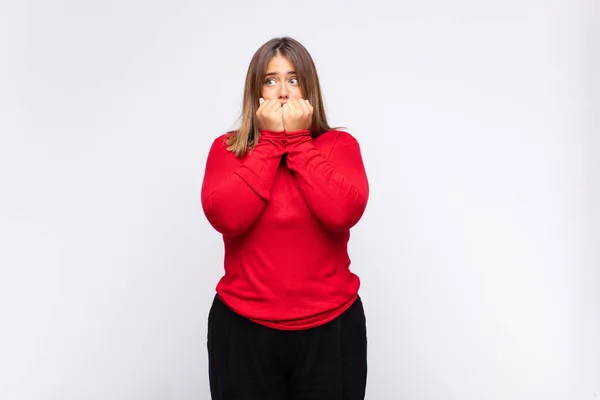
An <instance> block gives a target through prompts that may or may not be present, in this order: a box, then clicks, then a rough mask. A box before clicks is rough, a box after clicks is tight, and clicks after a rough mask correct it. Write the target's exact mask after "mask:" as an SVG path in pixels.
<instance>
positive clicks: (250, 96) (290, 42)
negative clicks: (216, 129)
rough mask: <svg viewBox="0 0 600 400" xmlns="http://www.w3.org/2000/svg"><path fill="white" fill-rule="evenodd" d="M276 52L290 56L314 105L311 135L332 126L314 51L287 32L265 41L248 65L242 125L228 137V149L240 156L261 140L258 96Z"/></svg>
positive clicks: (307, 96) (304, 93) (325, 130)
mask: <svg viewBox="0 0 600 400" xmlns="http://www.w3.org/2000/svg"><path fill="white" fill-rule="evenodd" d="M276 55H281V56H283V57H285V58H287V59H288V60H289V61H290V62H291V63H292V64H293V65H294V67H295V70H296V76H297V78H298V81H299V85H300V89H301V92H302V95H303V96H304V98H305V99H308V101H309V102H310V104H311V105H312V106H313V109H314V111H313V119H312V124H311V127H310V132H311V136H312V137H317V136H319V135H321V134H323V133H324V132H327V131H328V130H330V129H331V127H330V126H329V124H328V123H327V117H326V115H325V108H324V107H323V99H322V95H321V85H320V83H319V76H318V75H317V69H316V67H315V64H314V62H313V59H312V57H311V55H310V54H309V52H308V51H307V50H306V48H305V47H304V46H303V45H302V44H300V43H299V42H298V41H297V40H295V39H292V38H290V37H287V36H286V37H280V38H274V39H271V40H269V41H268V42H266V43H265V44H263V45H262V46H261V47H260V48H259V49H258V50H257V51H256V53H254V56H253V57H252V60H251V61H250V65H249V66H248V71H247V73H246V83H245V85H244V97H243V103H242V114H241V116H240V120H241V122H240V126H239V128H238V129H237V130H234V131H232V132H230V135H228V138H227V145H228V150H230V151H232V152H233V153H235V155H236V156H237V157H242V156H244V155H245V154H246V153H247V152H248V151H249V150H252V148H254V146H255V145H256V143H257V142H258V137H259V135H260V132H259V128H258V125H257V121H256V111H257V110H258V107H259V101H258V100H259V98H260V96H261V93H262V86H263V83H264V78H265V73H266V69H267V65H268V64H269V61H271V59H272V58H273V57H274V56H276Z"/></svg>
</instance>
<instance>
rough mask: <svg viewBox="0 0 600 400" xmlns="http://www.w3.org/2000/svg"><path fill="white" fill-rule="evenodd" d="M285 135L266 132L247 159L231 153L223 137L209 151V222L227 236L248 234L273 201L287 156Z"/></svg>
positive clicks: (205, 200)
mask: <svg viewBox="0 0 600 400" xmlns="http://www.w3.org/2000/svg"><path fill="white" fill-rule="evenodd" d="M282 136H283V133H278V132H270V131H262V132H261V135H260V137H259V140H258V143H257V144H256V146H254V149H253V150H252V152H250V153H249V154H248V155H246V156H245V157H244V158H243V159H239V158H237V157H235V155H234V154H233V153H232V152H230V151H228V150H227V146H226V144H225V141H224V139H223V137H220V138H218V139H216V140H215V141H214V142H213V144H212V146H211V149H210V151H209V154H208V157H207V160H206V168H205V172H204V180H203V182H202V189H201V201H202V209H203V211H204V214H205V215H206V218H207V220H208V222H209V223H210V224H211V225H212V226H213V228H215V229H216V230H217V231H218V232H220V233H222V234H224V235H239V234H242V233H244V232H245V231H246V230H247V229H248V228H249V227H250V226H251V225H252V224H253V223H254V222H255V220H256V218H258V216H259V215H260V213H261V212H262V210H263V208H264V206H265V204H266V202H267V201H268V200H269V198H270V193H271V186H272V184H273V181H274V179H275V174H276V173H277V169H278V168H279V165H280V162H281V156H282V154H283V152H284V148H283V144H282Z"/></svg>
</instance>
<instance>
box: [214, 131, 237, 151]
mask: <svg viewBox="0 0 600 400" xmlns="http://www.w3.org/2000/svg"><path fill="white" fill-rule="evenodd" d="M234 134H235V132H226V133H223V134H220V135H219V136H217V137H215V138H214V139H213V141H212V143H211V146H210V149H211V151H216V150H227V148H228V147H229V140H230V139H231V138H232V136H233V135H234Z"/></svg>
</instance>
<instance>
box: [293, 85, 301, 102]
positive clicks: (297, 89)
mask: <svg viewBox="0 0 600 400" xmlns="http://www.w3.org/2000/svg"><path fill="white" fill-rule="evenodd" d="M290 97H291V98H292V99H302V98H303V97H302V90H301V89H300V87H299V86H294V87H293V88H292V89H290Z"/></svg>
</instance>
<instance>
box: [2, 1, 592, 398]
mask: <svg viewBox="0 0 600 400" xmlns="http://www.w3.org/2000/svg"><path fill="white" fill-rule="evenodd" d="M592 3H593V0H589V1H587V2H584V0H579V1H573V0H561V1H559V0H557V1H553V2H548V1H541V0H520V1H517V0H512V1H510V0H509V1H507V0H503V1H500V0H497V1H487V2H481V1H475V0H471V1H469V0H454V1H450V2H449V1H441V0H440V1H433V0H430V1H425V2H411V1H389V2H383V1H375V2H372V3H369V2H361V3H359V4H358V5H350V4H349V3H348V2H341V1H329V2H316V1H304V2H281V1H269V0H266V1H262V2H260V3H259V2H242V1H236V2H234V1H224V2H210V3H204V2H192V1H185V2H184V1H181V2H170V1H166V0H164V1H158V0H151V1H146V2H141V1H135V0H121V1H116V0H113V1H94V2H92V1H88V2H80V1H75V0H70V1H69V0H55V1H52V2H42V1H37V2H34V1H29V2H8V1H6V2H2V4H1V5H0V132H1V142H0V184H1V186H0V188H1V191H2V192H1V196H0V324H1V325H0V399H2V400H50V399H52V400H54V399H57V400H71V399H73V400H75V399H77V400H80V399H86V400H95V399H103V400H104V399H110V400H117V399H123V400H138V399H139V400H153V399H178V400H185V399H190V400H191V399H208V398H209V394H208V385H207V369H206V352H205V343H206V342H205V340H206V339H205V335H206V326H205V325H206V314H207V312H208V307H209V306H210V301H211V299H212V296H213V293H214V286H215V284H216V282H217V280H218V278H219V277H220V274H221V271H222V267H221V264H222V261H221V258H222V246H221V239H220V237H219V236H218V235H217V234H216V233H215V232H214V231H213V230H212V229H211V228H210V226H209V225H208V223H207V222H206V221H205V219H204V216H203V214H202V211H201V207H200V204H199V190H200V184H201V180H202V173H203V168H204V161H205V158H206V154H207V151H208V146H209V145H210V143H211V141H212V140H213V139H214V137H215V136H217V135H219V134H221V133H223V132H224V131H225V130H227V129H230V128H231V127H232V126H234V123H235V120H236V118H237V115H238V112H239V108H240V105H241V93H242V84H243V80H244V74H245V71H246V68H247V65H248V62H249V60H250V57H251V56H252V54H253V53H254V51H255V50H256V48H257V47H258V46H259V45H260V44H262V43H263V42H264V41H266V40H268V39H270V38H271V37H273V36H279V35H291V36H294V37H296V38H297V39H299V40H300V41H301V42H303V43H304V44H305V45H306V46H307V47H308V49H309V51H311V53H312V54H313V56H314V58H315V60H316V62H317V66H318V68H319V71H320V74H321V79H322V82H323V89H324V92H325V96H326V102H327V105H328V110H329V116H330V120H331V122H332V123H333V124H336V125H344V126H347V127H348V130H349V131H350V132H351V133H353V134H354V135H355V136H356V137H357V138H358V139H359V141H360V142H361V144H362V147H363V151H364V156H365V159H366V162H367V164H368V165H367V167H368V172H369V176H370V180H371V187H372V192H371V193H372V194H371V202H370V204H369V208H368V211H367V213H366V215H365V217H364V219H363V221H362V222H361V223H360V224H359V225H358V226H357V227H356V229H355V230H354V233H353V239H352V254H351V255H352V258H353V269H354V271H355V272H357V273H358V274H359V275H360V276H361V278H362V281H363V287H362V290H361V294H362V296H363V299H364V302H365V307H366V311H367V313H368V315H367V317H368V328H369V343H370V347H369V357H370V359H369V363H370V369H369V387H368V397H367V398H368V399H371V400H383V399H393V400H396V399H436V400H437V399H445V400H449V399H456V400H471V399H473V400H480V399H486V400H496V399H502V400H505V399H506V400H521V399H522V400H538V399H539V400H565V399H569V400H580V399H581V400H583V399H590V400H591V399H595V398H599V397H600V367H599V363H600V361H599V360H600V345H599V341H600V336H599V334H600V330H599V325H598V320H599V317H598V316H599V315H600V306H599V298H600V297H599V295H598V290H600V287H599V283H598V282H599V274H598V266H599V260H600V258H598V251H597V250H598V245H597V244H598V238H600V236H599V235H598V230H597V227H598V225H594V223H593V222H594V220H593V219H592V218H596V220H595V221H596V222H598V221H600V219H599V218H598V216H599V214H598V210H597V204H598V199H599V197H598V194H599V193H600V190H599V186H598V181H599V178H600V173H599V172H598V171H600V164H598V161H597V155H598V149H599V146H598V145H599V143H600V142H599V141H598V139H597V138H598V135H597V133H598V128H599V126H600V125H599V124H598V122H599V120H598V119H597V115H598V112H599V111H600V108H598V105H599V103H598V99H599V97H598V95H599V93H600V90H598V89H599V86H598V82H599V81H598V72H597V71H599V70H600V63H599V62H598V57H599V53H598V51H599V50H598V46H597V44H598V39H594V35H598V31H597V30H596V31H593V30H592V29H588V28H592V27H595V29H598V26H597V21H598V20H600V12H598V10H596V11H595V12H596V13H597V14H596V15H597V16H598V18H594V17H593V16H591V13H590V10H591V9H589V8H587V7H591V6H592ZM596 3H597V2H596ZM229 6H231V7H234V8H231V9H229V10H228V9H227V7H229ZM594 7H597V5H594ZM595 37H596V38H598V37H600V36H595ZM594 41H595V43H594ZM594 63H595V65H596V68H595V70H594V67H593V65H594ZM591 82H595V83H594V84H595V85H596V86H595V89H591V88H593V87H594V86H593V85H592V84H591ZM594 90H596V91H595V92H594ZM594 96H595V97H594ZM593 107H597V108H595V109H594V108H593ZM594 146H596V147H594ZM594 191H595V192H594ZM592 195H595V196H596V197H595V200H596V202H595V203H594V202H593V200H594V198H593V197H592ZM594 235H596V236H594Z"/></svg>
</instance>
